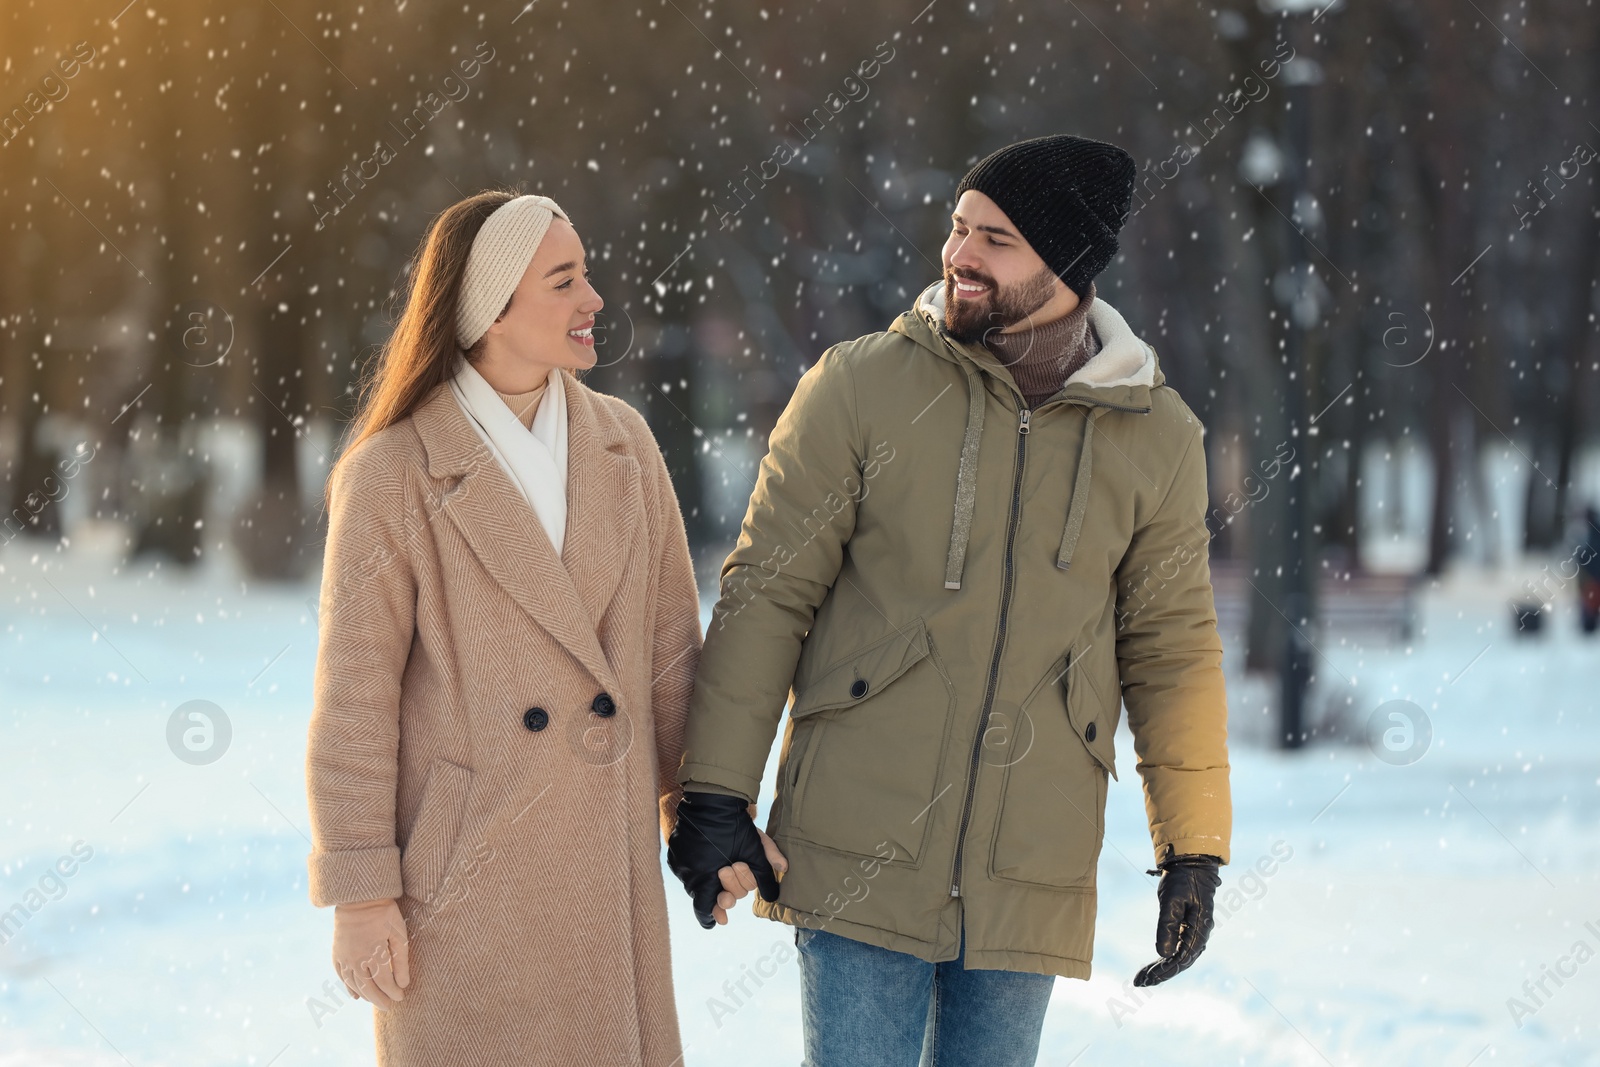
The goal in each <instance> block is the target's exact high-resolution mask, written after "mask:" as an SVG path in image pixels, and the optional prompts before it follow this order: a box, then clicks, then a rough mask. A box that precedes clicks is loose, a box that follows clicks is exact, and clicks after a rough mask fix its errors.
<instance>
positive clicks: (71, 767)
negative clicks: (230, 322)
mask: <svg viewBox="0 0 1600 1067" xmlns="http://www.w3.org/2000/svg"><path fill="white" fill-rule="evenodd" d="M1541 562H1542V561H1541ZM1525 576H1527V573H1526V572H1518V573H1517V574H1515V575H1512V574H1509V573H1500V572H1497V573H1480V572H1458V573H1456V574H1454V575H1452V577H1451V578H1450V579H1449V580H1447V581H1446V582H1444V583H1443V584H1442V586H1441V587H1440V588H1437V589H1434V590H1431V591H1429V592H1428V594H1427V595H1426V597H1425V599H1424V602H1423V610H1424V617H1423V627H1422V630H1421V632H1420V633H1419V634H1418V637H1417V640H1416V642H1415V644H1414V646H1413V647H1410V648H1405V647H1391V646H1387V645H1384V644H1381V643H1377V644H1374V645H1372V646H1370V647H1366V648H1362V647H1360V646H1359V645H1357V644H1356V643H1353V642H1351V641H1348V640H1343V641H1341V640H1337V639H1331V640H1328V641H1326V642H1322V643H1321V644H1322V647H1321V652H1322V653H1324V654H1325V657H1326V658H1325V659H1323V660H1321V661H1320V662H1319V672H1320V673H1321V674H1322V675H1324V676H1326V677H1328V678H1333V679H1335V680H1336V681H1338V682H1339V684H1341V685H1348V687H1349V688H1348V692H1350V693H1352V694H1355V695H1356V699H1355V701H1354V703H1353V704H1352V705H1351V710H1352V714H1353V717H1354V719H1355V720H1356V721H1358V722H1361V721H1364V720H1365V718H1366V715H1367V713H1369V712H1370V711H1371V710H1373V709H1375V708H1376V707H1378V705H1380V704H1382V703H1383V702H1385V701H1388V700H1395V699H1404V700H1409V701H1412V702H1413V703H1415V704H1416V705H1418V706H1420V707H1421V708H1422V709H1423V710H1424V711H1425V713H1426V714H1427V716H1428V717H1429V718H1430V720H1431V725H1432V741H1431V745H1430V747H1429V749H1428V751H1427V753H1426V755H1425V756H1424V757H1423V758H1422V759H1421V760H1420V761H1418V762H1415V763H1412V764H1409V765H1404V766H1395V765H1391V764H1389V763H1386V762H1383V761H1380V760H1379V759H1377V758H1375V756H1374V753H1373V750H1372V749H1371V748H1369V747H1368V746H1367V745H1366V744H1364V743H1360V742H1354V743H1345V744H1332V745H1321V746H1316V747H1312V748H1309V749H1307V750H1305V751H1303V752H1300V753H1296V754H1284V753H1279V752H1275V751H1271V750H1268V749H1265V748H1262V747H1256V746H1252V745H1249V744H1246V743H1242V742H1240V741H1236V743H1235V745H1234V749H1233V767H1234V773H1233V786H1234V806H1235V829H1234V840H1233V858H1234V862H1233V864H1232V865H1231V866H1230V867H1228V868H1226V869H1225V871H1224V883H1223V893H1222V896H1221V898H1220V900H1221V904H1222V909H1221V910H1222V918H1221V923H1220V925H1219V927H1218V929H1217V930H1216V932H1215V934H1214V935H1213V937H1212V943H1211V948H1210V949H1209V950H1208V951H1207V953H1206V954H1205V956H1204V957H1203V958H1202V960H1201V961H1200V962H1199V963H1198V964H1197V965H1196V966H1195V967H1194V968H1193V969H1192V970H1191V971H1189V972H1188V973H1186V974H1185V975H1183V976H1181V977H1180V978H1179V979H1177V980H1176V981H1174V982H1172V983H1170V984H1169V985H1167V986H1163V987H1160V988H1159V989H1157V990H1154V991H1151V995H1148V996H1146V995H1144V991H1140V994H1139V995H1137V996H1136V995H1134V993H1133V991H1132V990H1131V988H1128V987H1125V985H1124V983H1125V982H1126V981H1127V980H1128V979H1130V978H1131V977H1132V975H1133V974H1134V972H1135V971H1136V970H1137V969H1138V968H1139V966H1140V965H1142V964H1143V963H1145V962H1147V961H1148V960H1150V959H1153V958H1154V956H1153V946H1152V940H1153V937H1154V924H1155V894H1154V880H1153V879H1151V878H1149V877H1148V876H1146V875H1145V874H1144V873H1143V871H1144V869H1145V868H1146V867H1147V866H1149V865H1150V861H1151V857H1150V850H1149V837H1148V833H1147V830H1146V828H1145V825H1144V813H1143V806H1142V799H1141V796H1140V792H1139V787H1138V781H1137V777H1136V775H1134V774H1133V773H1132V769H1131V768H1132V757H1131V750H1130V749H1129V745H1130V738H1129V737H1128V736H1127V735H1126V732H1125V729H1124V733H1123V736H1122V737H1120V738H1119V745H1120V746H1121V747H1122V750H1123V751H1124V753H1126V762H1125V764H1124V765H1125V766H1127V767H1128V768H1129V772H1128V773H1127V774H1125V775H1124V776H1123V779H1122V781H1120V782H1117V783H1114V784H1113V786H1112V789H1111V795H1110V805H1109V811H1108V814H1107V824H1108V830H1107V844H1106V848H1105V850H1104V853H1103V856H1102V859H1101V864H1100V893H1101V911H1100V923H1099V931H1098V937H1097V952H1096V958H1095V975H1094V977H1093V978H1092V979H1091V980H1090V981H1088V982H1079V981H1068V980H1065V979H1062V980H1059V981H1058V982H1057V983H1056V992H1055V999H1054V1001H1053V1002H1052V1005H1051V1009H1050V1014H1049V1016H1048V1019H1047V1022H1046V1027H1045V1039H1044V1046H1043V1052H1042V1054H1041V1056H1040V1063H1041V1064H1054V1065H1065V1064H1079V1065H1083V1067H1088V1065H1092V1064H1103V1063H1118V1064H1124V1063H1157V1062H1159V1063H1171V1064H1223V1063H1240V1064H1324V1063H1326V1064H1341V1065H1342V1064H1380V1063H1383V1064H1387V1063H1394V1064H1449V1065H1460V1067H1466V1065H1467V1064H1469V1063H1470V1064H1475V1065H1477V1067H1484V1065H1487V1064H1492V1063H1518V1064H1523V1063H1537V1064H1558V1063H1559V1064H1578V1063H1600V1050H1597V1043H1596V1038H1597V1033H1596V1031H1597V1029H1600V960H1597V959H1596V957H1597V954H1600V892H1597V888H1600V698H1597V696H1596V693H1597V690H1600V684H1597V683H1600V671H1597V668H1600V642H1595V641H1591V642H1587V643H1585V642H1583V641H1581V640H1580V639H1579V637H1578V635H1577V632H1576V630H1577V628H1576V624H1575V620H1574V618H1573V615H1572V608H1571V604H1570V592H1569V593H1568V595H1567V599H1566V601H1563V602H1562V604H1561V605H1560V607H1559V609H1558V611H1557V613H1556V615H1555V617H1554V618H1553V619H1551V620H1548V621H1549V623H1550V625H1548V626H1547V627H1546V633H1545V634H1544V635H1543V636H1542V637H1541V638H1540V639H1538V640H1536V641H1518V640H1517V639H1516V638H1515V636H1514V634H1513V633H1512V632H1510V631H1511V621H1512V615H1511V611H1510V609H1509V607H1508V600H1509V598H1510V597H1511V596H1512V594H1513V592H1514V591H1515V589H1516V588H1517V587H1518V585H1519V584H1520V581H1521V579H1522V578H1523V577H1525ZM314 595H315V590H314V587H312V586H295V587H256V586H253V585H249V584H247V583H245V582H243V581H241V580H240V579H238V578H237V577H235V576H233V574H232V572H231V571H230V570H229V569H228V568H227V567H226V566H225V565H222V564H219V565H217V566H216V567H215V568H214V569H212V570H211V571H209V572H208V573H205V574H198V575H182V574H176V575H175V574H170V573H168V572H167V571H166V570H165V569H163V570H161V571H160V572H155V573H153V572H152V570H151V567H150V565H148V564H145V565H142V566H139V565H135V566H132V567H128V568H124V569H123V571H122V573H120V574H113V573H112V568H111V565H110V564H109V563H108V562H106V561H105V560H104V558H103V557H100V556H97V555H96V554H95V553H94V552H93V551H89V550H85V549H83V548H82V547H81V546H80V547H76V548H74V549H73V550H72V551H71V553H70V554H65V555H62V554H57V553H54V552H46V553H37V551H36V549H35V548H33V547H31V546H29V545H27V544H26V543H21V542H19V543H15V544H12V545H10V546H8V547H7V548H6V549H5V551H4V552H0V759H3V763H0V820H3V823H0V825H3V833H0V911H4V910H7V909H10V908H11V907H12V905H14V904H22V905H24V909H25V910H28V908H29V907H30V905H38V907H37V911H30V912H29V918H28V919H27V921H26V923H25V924H24V925H23V926H22V927H21V929H20V930H16V931H14V932H12V934H11V935H10V939H9V941H7V942H6V943H5V944H4V945H3V946H0V1067H17V1065H22V1064H27V1065H29V1067H35V1065H73V1067H77V1065H102V1064H134V1065H138V1067H156V1065H178V1064H195V1065H205V1067H214V1065H218V1064H274V1065H276V1067H298V1065H303V1064H337V1065H340V1067H349V1065H354V1064H363V1063H371V1062H373V1053H372V1037H371V1012H372V1009H371V1008H370V1007H369V1006H366V1005H365V1004H362V1003H356V1002H351V1001H349V1000H348V999H347V998H345V997H343V995H342V993H341V994H338V995H335V996H330V995H329V992H328V991H329V990H334V991H336V990H337V986H336V985H334V984H333V983H332V982H331V981H330V980H331V979H332V971H331V968H330V966H329V962H328V956H329V934H330V930H331V914H330V913H329V912H327V911H319V910H317V909H315V908H312V907H311V905H310V904H309V903H308V901H307V898H306V886H305V854H306V852H307V849H308V843H307V840H306V830H307V817H306V807H305V791H304V778H303V759H304V742H305V728H306V721H307V715H308V710H309V697H310V679H311V670H312V663H313V657H314V654H315V648H316V620H315V617H314V612H313V610H312V607H311V605H312V604H313V603H314ZM708 603H709V602H708ZM1261 690H1262V687H1260V686H1252V685H1251V684H1249V683H1248V682H1247V680H1246V679H1243V678H1241V677H1239V676H1238V675H1237V674H1230V697H1231V699H1232V701H1233V703H1234V708H1233V713H1234V715H1235V717H1236V718H1237V719H1238V720H1239V722H1238V725H1239V729H1238V730H1237V731H1236V736H1237V737H1240V738H1243V737H1245V736H1248V735H1249V734H1250V733H1251V732H1252V730H1251V729H1250V724H1251V722H1252V721H1253V719H1254V718H1259V716H1260V714H1261V712H1260V704H1261V697H1260V693H1261ZM192 700H204V701H210V702H212V703H213V704H215V705H217V706H219V707H221V708H222V709H223V710H224V711H225V713H226V715H227V716H228V718H229V721H230V723H231V727H232V739H231V743H230V745H229V748H228V750H227V752H226V754H225V755H224V756H223V758H221V759H220V760H218V761H217V762H215V763H211V764H208V765H190V764H188V763H185V762H182V761H180V760H178V759H176V758H174V755H173V753H172V751H171V750H170V749H169V747H168V742H167V728H168V720H169V718H170V716H171V715H172V713H173V712H174V710H175V709H176V708H177V707H178V706H179V705H181V704H183V703H185V702H187V701H192ZM769 781H770V778H769ZM74 848H76V850H77V851H76V854H74ZM85 857H86V858H85ZM58 862H59V863H60V867H59V868H57V867H56V865H57V864H58ZM1258 862H1259V863H1260V868H1259V870H1258V871H1257V873H1255V874H1254V875H1251V874H1250V870H1251V868H1252V866H1253V865H1255V864H1257V863H1258ZM52 870H57V871H58V872H59V871H66V870H70V871H71V872H72V873H71V874H70V875H62V874H60V873H57V874H54V875H52V874H51V873H50V872H51V871H52ZM1261 872H1269V873H1261ZM669 888H670V887H669ZM30 894H37V895H30ZM669 900H671V901H673V902H674V905H675V906H674V908H673V911H672V922H673V929H672V933H673V938H674V941H673V944H674V972H675V976H676V980H677V986H678V990H679V1011H680V1015H681V1020H682V1030H683V1035H684V1041H685V1043H686V1045H687V1056H686V1062H687V1063H688V1064H693V1065H698V1064H722V1063H733V1062H740V1063H752V1062H754V1063H798V1062H799V1059H800V1030H799V1010H798V981H797V973H796V966H795V964H794V963H793V962H789V963H788V964H786V965H785V966H784V967H782V968H781V969H780V971H779V974H778V976H777V977H776V978H773V979H771V980H769V981H767V982H766V983H765V984H764V985H763V986H762V987H761V988H760V989H759V991H758V993H757V995H756V996H755V997H753V998H751V999H750V1000H749V1001H748V1002H746V1003H744V1004H743V1005H742V1006H740V1007H739V1008H738V1010H737V1011H735V1012H734V1013H733V1014H732V1015H731V1016H730V1015H726V1013H725V1012H714V1011H713V1006H712V1005H711V1003H710V1000H711V998H713V997H716V998H724V996H725V995H724V994H723V992H722V986H723V982H724V981H725V980H727V979H730V978H735V979H736V978H738V977H740V976H741V974H742V973H743V972H744V969H745V968H746V967H753V966H754V964H755V963H756V962H757V961H758V960H760V959H761V958H762V957H763V956H766V955H768V954H770V953H774V952H783V951H784V949H785V947H786V946H789V947H791V950H792V939H791V938H790V937H789V930H788V928H786V927H782V926H779V925H777V924H773V923H769V922H766V921H764V920H758V919H754V918H752V917H751V916H750V915H749V914H748V913H747V912H746V911H744V910H743V909H741V910H740V912H739V913H738V914H737V915H736V917H735V919H734V921H733V922H732V923H731V924H730V925H729V926H728V927H726V928H723V929H718V930H715V931H711V932H706V931H702V930H701V929H700V928H699V927H698V926H697V925H696V924H695V923H694V921H693V918H692V916H691V915H690V913H689V908H688V906H687V900H686V898H684V897H682V895H681V894H679V893H677V892H676V891H674V892H673V893H672V894H671V895H670V896H669ZM1586 924H1590V925H1586ZM0 936H3V935H0ZM784 954H785V957H786V958H787V957H788V956H789V955H790V953H788V952H785V953H784ZM1557 971H1559V972H1560V973H1561V976H1560V977H1559V981H1557V980H1556V979H1553V978H1551V977H1550V975H1551V974H1552V973H1554V972H1557ZM1530 980H1531V981H1532V983H1534V984H1533V985H1532V987H1531V989H1532V991H1531V993H1530V992H1529V991H1528V989H1525V988H1524V983H1525V982H1528V981H1530ZM1541 980H1542V981H1543V990H1542V991H1541V989H1540V988H1539V985H1538V983H1539V982H1540V981H1541ZM1510 998H1516V1000H1518V1001H1520V1002H1521V1003H1522V1005H1523V1008H1522V1009H1518V1010H1517V1011H1516V1012H1515V1017H1514V1013H1513V1010H1512V1009H1513V1008H1515V1007H1516V1005H1515V1004H1512V1005H1509V1006H1508V1000H1509V999H1510ZM1524 1009H1525V1010H1524Z"/></svg>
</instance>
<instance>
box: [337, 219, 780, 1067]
mask: <svg viewBox="0 0 1600 1067" xmlns="http://www.w3.org/2000/svg"><path fill="white" fill-rule="evenodd" d="M587 274H588V271H587V269H586V268H585V266H584V254H583V245H582V242H581V241H580V240H579V238H578V234H577V232H576V230H574V229H573V227H572V225H571V223H570V222H569V221H568V220H567V217H566V215H565V213H564V212H562V211H561V209H560V207H559V206H557V205H556V204H555V202H554V201H552V200H549V199H548V198H546V197H537V196H516V195H515V194H512V193H506V192H488V193H482V194H479V195H477V196H474V197H470V198H468V199H466V200H464V201H462V202H461V203H458V204H456V205H455V206H453V207H451V208H449V209H447V210H446V211H445V212H444V213H443V214H441V215H440V216H439V218H438V219H436V220H435V222H434V224H433V225H432V227H431V229H430V231H429V233H428V235H427V237H426V238H425V239H424V241H423V243H422V246H421V248H420V250H419V252H418V255H417V257H416V259H415V261H414V263H413V266H412V272H411V281H410V293H409V296H408V300H407V303H406V307H405V311H404V313H403V315H402V316H401V318H400V320H399V322H398V323H397V326H396V329H395V331H394V335H393V337H392V338H391V339H390V341H389V343H388V344H387V345H386V347H385V348H384V350H383V352H382V353H381V355H380V357H379V359H378V362H377V365H376V370H375V372H374V373H373V375H372V377H371V379H370V380H369V382H368V383H367V386H366V388H365V390H364V392H363V395H362V400H361V404H360V406H359V410H358V413H357V415H356V419H355V422H354V425H353V427H352V429H351V433H350V439H349V445H348V446H347V448H346V449H345V451H344V453H343V456H342V458H341V459H340V461H339V462H338V464H337V465H336V467H335V468H334V471H333V473H332V476H331V478H330V481H329V490H328V498H329V527H328V543H327V551H326V557H325V562H324V570H323V581H322V599H321V609H320V612H319V618H318V625H319V630H320V636H321V644H320V647H319V649H318V655H317V667H316V679H315V708H314V712H313V716H312V722H311V729H310V740H309V751H308V755H307V788H308V792H309V796H310V806H311V820H312V833H313V837H314V840H313V851H312V853H311V856H310V890H311V899H312V902H313V903H314V904H316V905H318V906H327V905H336V906H337V907H336V908H335V924H334V927H335V929H334V963H335V966H336V968H337V969H338V971H339V973H340V977H341V978H342V979H343V980H344V982H345V985H346V987H347V988H348V989H349V990H350V992H351V995H352V996H357V995H359V996H364V997H366V998H367V999H368V1000H371V1001H372V1002H373V1003H374V1004H375V1005H377V1007H378V1008H379V1011H378V1012H377V1015H376V1020H377V1021H376V1030H377V1044H378V1054H379V1061H380V1062H381V1063H383V1064H385V1065H386V1067H413V1065H415V1067H422V1065H427V1067H438V1065H441V1064H495V1065H500V1064H510V1063H515V1064H561V1065H568V1064H590V1063H592V1064H607V1065H611V1064H637V1065H641V1067H656V1065H660V1067H668V1065H672V1064H677V1063H679V1062H680V1061H681V1049H680V1041H679V1035H678V1024H677V1014H676V1009H675V1005H674V1000H673V994H672V986H671V962H670V958H669V950H668V939H667V916H666V902H665V898H664V895H663V890H662V880H661V867H660V859H659V851H658V850H659V847H660V845H661V839H660V838H658V837H657V834H658V833H663V834H664V833H665V832H667V831H668V830H670V825H669V821H670V820H671V819H672V818H673V813H674V812H675V809H676V806H677V798H678V791H677V787H676V786H675V785H674V783H673V775H674V772H675V771H676V770H677V768H678V762H679V757H680V754H681V750H682V743H683V742H682V739H683V721H684V711H685V708H686V706H687V703H688V699H689V692H690V687H691V684H692V680H693V678H694V674H695V665H696V662H697V661H698V658H699V652H700V644H701V634H700V612H699V603H698V597H697V595H696V591H695V582H694V574H693V569H692V566H691V562H690V557H689V546H688V542H687V540H686V538H685V534H684V525H683V519H682V516H681V514H680V513H679V510H678V506H677V501H676V498H675V496H674V494H673V489H672V482H671V480H670V478H669V476H668V474H667V469H666V465H665V463H664V462H663V459H662V456H661V452H660V450H659V448H658V447H657V445H656V442H655V439H654V437H653V436H652V435H651V433H650V430H649V428H648V426H647V425H646V423H645V421H644V419H643V418H641V417H640V416H639V415H638V413H636V412H635V411H634V410H633V409H632V408H631V407H629V406H628V405H627V404H626V403H624V402H623V401H621V400H619V399H617V398H615V397H611V396H607V395H605V394H602V393H597V392H595V391H593V390H591V389H589V388H587V387H586V386H584V385H583V384H582V383H581V382H579V381H578V380H577V379H576V378H575V377H574V376H573V372H574V371H580V370H584V369H586V368H589V367H592V366H593V365H594V347H593V345H594V341H593V335H592V332H591V331H592V329H593V327H594V322H595V314H596V312H598V311H599V310H600V308H601V305H602V301H601V300H600V298H599V296H598V295H597V294H596V293H595V291H594V289H593V288H592V287H591V286H590V285H589V282H588V278H587ZM463 357H465V358H463ZM741 867H742V865H741ZM724 873H725V876H726V877H725V883H726V885H727V890H728V891H727V892H724V893H723V895H722V897H721V898H720V900H719V904H720V905H721V907H722V908H723V909H726V908H727V907H731V906H732V905H733V902H734V900H736V899H737V898H738V897H740V896H743V895H744V893H745V892H748V890H749V889H750V888H753V887H754V881H753V879H752V878H750V876H749V873H748V870H747V869H741V870H739V871H738V872H735V871H733V870H731V869H730V870H727V871H725V872H724ZM718 918H719V921H724V922H725V921H726V913H725V910H724V911H722V912H721V913H720V914H719V916H718Z"/></svg>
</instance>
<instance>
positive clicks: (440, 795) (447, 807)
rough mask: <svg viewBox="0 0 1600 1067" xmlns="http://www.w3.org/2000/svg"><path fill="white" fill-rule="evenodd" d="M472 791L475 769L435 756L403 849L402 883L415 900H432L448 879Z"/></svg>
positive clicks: (401, 852) (407, 894)
mask: <svg viewBox="0 0 1600 1067" xmlns="http://www.w3.org/2000/svg"><path fill="white" fill-rule="evenodd" d="M471 791H472V772H471V771H470V770H468V769H467V768H466V767H463V766H461V765H460V764H458V763H451V762H450V761H449V760H446V759H435V760H434V761H433V763H432V764H431V765H430V766H429V767H428V778H427V781H425V782H423V784H422V800H421V802H420V803H419V805H418V807H417V816H416V819H415V820H413V821H412V824H411V833H410V834H409V835H408V836H407V838H406V841H405V844H404V845H403V846H402V847H401V850H400V882H401V885H402V886H403V887H404V889H405V894H406V896H408V897H411V898H412V899H413V900H418V901H422V902H423V903H428V902H429V901H430V900H431V899H432V897H433V895H434V893H435V892H436V891H437V890H438V888H439V885H440V883H442V882H443V881H444V877H445V872H446V871H447V870H448V869H449V864H450V860H451V858H452V856H453V855H454V854H455V850H456V844H457V839H458V838H459V836H460V834H461V823H462V820H463V818H464V817H465V815H466V811H467V796H468V794H469V793H471Z"/></svg>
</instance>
